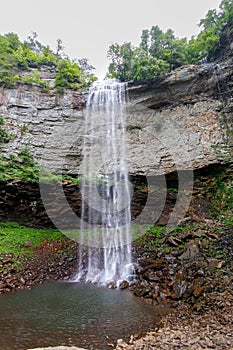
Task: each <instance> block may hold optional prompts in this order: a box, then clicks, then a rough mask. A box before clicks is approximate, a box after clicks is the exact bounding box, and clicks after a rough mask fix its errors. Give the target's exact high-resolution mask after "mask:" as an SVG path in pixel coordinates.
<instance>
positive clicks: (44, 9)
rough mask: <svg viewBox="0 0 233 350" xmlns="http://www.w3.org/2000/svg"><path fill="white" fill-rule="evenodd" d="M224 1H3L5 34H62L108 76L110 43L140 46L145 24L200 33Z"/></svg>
mask: <svg viewBox="0 0 233 350" xmlns="http://www.w3.org/2000/svg"><path fill="white" fill-rule="evenodd" d="M219 4H220V0H140V1H139V0H114V1H113V0H93V1H90V0H63V1H60V0H1V6H0V9H1V21H0V34H5V33H8V32H14V33H17V34H18V35H19V37H20V39H23V40H24V39H26V38H27V37H28V36H29V35H30V34H31V33H32V32H36V33H37V34H38V38H39V41H40V42H42V43H43V44H46V45H47V44H48V45H50V47H51V48H53V49H54V48H55V47H56V40H57V38H60V39H62V41H63V44H64V46H65V52H66V53H67V54H68V55H69V56H70V57H72V58H82V57H86V58H89V60H90V63H91V64H92V65H94V66H95V67H96V72H95V73H96V74H97V75H98V76H99V77H103V76H104V75H105V73H106V70H107V66H108V61H107V50H108V47H109V46H110V45H111V44H112V43H115V42H118V43H123V42H126V41H131V42H132V43H133V44H134V45H137V44H138V43H139V40H140V35H141V31H142V29H149V28H151V26H152V25H156V24H157V25H158V26H159V27H160V28H161V29H163V30H167V29H169V28H171V29H173V30H174V31H175V34H176V36H178V37H184V36H186V37H189V38H190V37H191V36H192V35H196V34H197V33H198V30H199V28H198V26H197V25H198V23H199V21H200V19H201V18H203V17H204V16H205V14H206V13H207V11H208V10H209V9H211V8H218V6H219Z"/></svg>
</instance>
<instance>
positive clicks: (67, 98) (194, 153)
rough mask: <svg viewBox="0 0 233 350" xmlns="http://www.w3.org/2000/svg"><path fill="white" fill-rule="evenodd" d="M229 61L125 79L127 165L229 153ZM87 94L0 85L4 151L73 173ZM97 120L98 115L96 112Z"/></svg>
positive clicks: (146, 166)
mask: <svg viewBox="0 0 233 350" xmlns="http://www.w3.org/2000/svg"><path fill="white" fill-rule="evenodd" d="M232 72H233V68H232V59H231V57H229V56H228V57H227V59H225V60H224V61H221V62H219V63H209V64H203V65H191V66H185V67H181V68H179V69H177V70H175V71H173V72H172V73H171V74H170V75H168V76H167V77H166V78H165V79H164V80H163V81H161V82H160V83H158V84H156V85H146V84H144V85H143V84H141V85H140V84H136V85H135V84H129V87H128V103H127V106H126V111H125V113H126V130H127V135H126V136H127V150H126V157H127V159H128V165H129V171H130V173H132V174H142V175H158V174H162V173H170V172H173V171H175V170H177V169H197V168H202V167H204V166H208V165H210V164H214V163H218V162H219V161H220V160H219V159H220V158H221V157H225V158H226V155H227V153H228V152H229V151H230V146H231V135H232V111H233V100H232V98H231V95H232V92H231V89H232V86H233V81H232ZM86 93H87V92H72V91H68V92H67V93H66V94H65V95H64V96H58V95H55V94H53V93H51V92H43V91H41V90H40V88H38V87H37V86H29V85H19V86H18V87H15V88H11V89H4V88H1V89H0V115H1V116H2V117H3V118H4V120H5V126H6V129H7V130H8V131H9V132H10V133H11V134H12V137H13V139H12V140H11V141H10V142H9V143H8V144H5V145H4V148H3V149H2V151H3V152H5V153H9V152H12V153H17V151H18V150H19V149H20V148H23V147H28V148H29V149H30V150H31V152H32V154H33V155H34V157H35V158H36V159H37V160H38V162H40V163H43V164H45V165H46V166H47V167H49V168H51V169H57V171H61V170H63V171H65V172H69V173H74V174H78V173H79V166H80V163H81V161H82V138H83V137H82V136H83V133H84V130H83V125H84V123H83V121H84V112H85V100H86ZM96 123H98V117H96Z"/></svg>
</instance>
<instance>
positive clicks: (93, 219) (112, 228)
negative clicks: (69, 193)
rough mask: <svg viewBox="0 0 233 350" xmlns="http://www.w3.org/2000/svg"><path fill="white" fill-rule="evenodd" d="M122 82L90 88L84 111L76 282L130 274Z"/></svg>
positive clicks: (124, 86)
mask: <svg viewBox="0 0 233 350" xmlns="http://www.w3.org/2000/svg"><path fill="white" fill-rule="evenodd" d="M125 90H126V85H125V84H123V83H119V82H117V81H115V80H106V81H103V82H96V83H94V84H93V86H92V87H91V88H90V91H89V96H88V101H87V109H86V113H85V135H83V161H82V166H81V171H82V185H81V191H82V227H81V245H80V251H79V266H78V273H77V276H76V278H75V280H76V281H79V280H85V281H87V282H88V281H89V282H97V283H101V284H106V283H108V282H110V281H115V282H119V281H121V280H127V279H128V278H129V275H130V274H131V273H132V264H131V230H130V226H131V225H130V221H131V215H130V199H131V185H130V182H129V180H128V171H127V163H126V155H125V149H126V145H125V121H124V117H125V113H124V107H125V103H126V97H125V95H126V94H125Z"/></svg>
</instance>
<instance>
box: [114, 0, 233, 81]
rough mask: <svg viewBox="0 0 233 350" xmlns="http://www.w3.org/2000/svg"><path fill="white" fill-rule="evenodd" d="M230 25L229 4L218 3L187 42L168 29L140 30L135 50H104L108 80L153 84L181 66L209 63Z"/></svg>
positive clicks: (232, 6)
mask: <svg viewBox="0 0 233 350" xmlns="http://www.w3.org/2000/svg"><path fill="white" fill-rule="evenodd" d="M232 21H233V0H222V2H221V4H220V9H219V11H217V10H209V11H208V13H207V15H206V17H205V18H204V19H202V20H201V21H200V24H199V26H200V27H201V32H200V34H199V35H198V36H197V37H196V38H194V37H193V38H192V39H191V40H190V41H189V42H188V41H187V39H186V38H182V39H178V38H176V37H175V35H174V32H173V31H172V30H171V29H168V30H167V31H166V32H165V33H164V32H163V31H162V30H161V29H160V28H159V27H158V26H152V28H151V29H150V30H148V29H144V30H143V31H142V35H141V42H140V45H139V47H133V46H132V44H131V43H124V44H123V45H119V44H117V43H116V44H113V45H111V46H110V48H109V50H108V58H109V59H110V65H109V69H108V76H109V77H112V78H118V79H120V80H121V81H129V80H136V81H137V80H138V81H139V80H142V81H143V80H145V81H154V80H156V79H159V78H162V77H164V75H165V74H166V73H168V72H169V71H171V70H173V69H175V68H177V67H180V66H181V65H184V64H193V63H197V62H198V61H199V60H202V59H205V60H208V59H210V58H211V57H212V56H213V55H214V53H215V51H216V49H217V48H218V46H219V42H220V39H221V36H222V35H223V33H224V28H225V26H226V25H227V24H228V23H232Z"/></svg>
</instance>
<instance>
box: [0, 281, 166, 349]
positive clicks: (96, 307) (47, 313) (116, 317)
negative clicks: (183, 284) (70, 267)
mask: <svg viewBox="0 0 233 350" xmlns="http://www.w3.org/2000/svg"><path fill="white" fill-rule="evenodd" d="M167 312H168V309H166V308H161V307H155V306H151V305H147V304H146V303H145V302H144V301H143V300H141V299H140V298H137V297H135V296H134V295H133V294H132V293H131V292H129V291H127V290H110V289H107V288H106V287H98V286H96V285H94V284H84V283H69V282H56V283H46V284H43V285H40V286H37V287H35V288H33V289H32V290H30V291H20V292H16V293H13V294H8V295H2V296H1V297H0V349H1V350H16V349H17V350H25V349H28V348H36V347H41V346H42V347H46V346H58V345H67V346H68V345H70V346H71V345H73V346H79V347H84V348H87V349H101V350H103V349H110V348H111V347H110V346H109V345H108V344H109V343H114V344H115V343H116V340H117V339H118V338H125V339H127V337H128V336H130V335H131V334H136V333H138V334H140V333H141V332H142V331H147V330H150V328H151V327H152V328H153V325H156V324H157V323H158V322H159V320H160V319H161V316H162V315H164V314H166V313H167Z"/></svg>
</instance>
